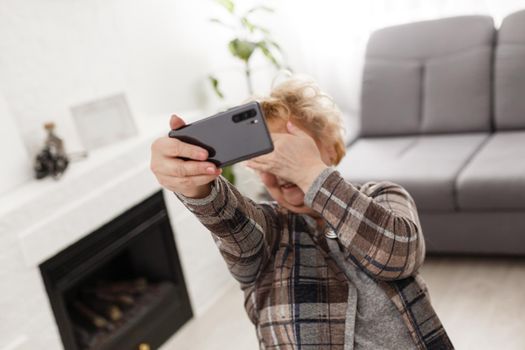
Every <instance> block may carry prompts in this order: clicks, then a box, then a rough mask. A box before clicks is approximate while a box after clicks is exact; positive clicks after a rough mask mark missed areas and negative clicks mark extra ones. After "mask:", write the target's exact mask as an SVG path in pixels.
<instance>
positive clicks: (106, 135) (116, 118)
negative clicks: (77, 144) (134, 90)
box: [71, 93, 138, 151]
mask: <svg viewBox="0 0 525 350" xmlns="http://www.w3.org/2000/svg"><path fill="white" fill-rule="evenodd" d="M71 114H72V116H73V120H74V124H75V127H76V129H77V133H78V135H79V137H80V139H81V142H82V144H83V145H84V147H85V149H86V150H87V151H92V150H95V149H99V148H102V147H104V146H107V145H110V144H113V143H116V142H119V141H122V140H125V139H128V138H131V137H133V136H136V135H137V134H138V130H137V126H136V124H135V120H134V118H133V116H132V114H131V111H130V108H129V105H128V102H127V99H126V96H125V94H124V93H119V94H115V95H111V96H108V97H104V98H100V99H97V100H94V101H91V102H87V103H83V104H80V105H77V106H73V107H71Z"/></svg>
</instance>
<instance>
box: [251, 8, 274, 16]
mask: <svg viewBox="0 0 525 350" xmlns="http://www.w3.org/2000/svg"><path fill="white" fill-rule="evenodd" d="M257 11H265V12H270V13H272V12H275V10H274V9H273V8H271V7H268V6H255V7H253V8H251V9H249V10H248V11H246V14H245V16H246V15H249V14H250V13H253V12H257Z"/></svg>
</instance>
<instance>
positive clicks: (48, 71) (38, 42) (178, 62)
mask: <svg viewBox="0 0 525 350" xmlns="http://www.w3.org/2000/svg"><path fill="white" fill-rule="evenodd" d="M260 2H263V1H262V0H261V1H260ZM260 2H259V1H256V0H238V1H237V3H238V7H240V8H241V9H242V8H247V7H248V6H250V5H251V4H253V3H260ZM264 3H265V4H269V5H270V6H272V7H274V8H276V10H277V11H276V13H275V14H274V15H273V16H270V17H264V15H262V16H261V17H260V20H259V21H258V23H262V24H264V25H266V26H267V27H269V28H270V29H271V30H272V31H273V32H274V36H275V38H276V39H277V41H278V42H280V43H281V44H282V46H283V47H284V49H285V50H286V53H287V57H288V60H289V63H290V64H291V66H292V67H293V68H294V69H295V71H296V72H301V73H307V74H309V75H311V76H313V77H314V78H315V79H317V80H318V81H319V82H320V84H321V86H322V87H323V88H324V89H325V90H327V91H328V92H329V93H330V94H331V95H333V96H334V97H335V99H336V101H337V102H338V104H339V105H340V107H341V108H342V109H343V110H345V111H350V112H351V111H355V110H359V94H360V77H361V68H362V64H363V54H364V48H365V45H366V40H367V38H368V35H369V34H370V32H371V31H372V30H374V29H376V28H379V27H382V26H386V25H391V24H396V23H402V22H409V21H415V20H423V19H430V18H436V17H442V16H451V15H459V14H471V13H483V14H491V15H493V16H495V17H496V21H497V22H499V21H500V20H501V18H502V17H503V16H505V15H506V14H508V13H510V12H512V11H515V10H518V9H522V8H525V0H484V1H480V0H396V1H390V0H370V1H360V2H356V1H352V2H349V1H345V0H325V1H322V2H321V1H317V2H314V1H308V2H306V1H301V0H287V1H277V0H270V1H264ZM224 14H225V12H224V10H223V9H222V8H220V7H219V6H218V5H217V4H215V3H214V1H212V0H192V1H188V0H186V1H183V0H155V1H138V0H90V1H79V0H77V1H71V0H44V1H43V0H2V1H0V92H2V93H3V94H4V96H5V98H6V101H7V103H8V105H9V107H10V109H11V111H12V115H13V116H14V118H15V120H16V123H17V125H18V127H19V128H20V133H21V135H22V138H23V141H24V143H25V145H26V148H27V150H28V151H29V154H30V156H33V155H34V154H35V153H36V151H37V150H38V149H39V147H40V146H41V143H42V139H43V137H44V132H43V130H42V124H43V123H44V122H45V121H48V120H54V121H56V123H57V125H58V128H57V132H58V133H59V134H60V135H62V136H63V137H64V138H65V140H66V147H67V148H68V150H69V151H75V150H78V149H81V145H80V143H79V141H78V138H77V135H76V133H75V130H74V127H73V124H72V119H71V116H70V112H69V108H70V106H72V105H75V104H78V103H82V102H85V101H88V100H91V99H95V98H98V97H103V96H106V95H109V94H112V93H114V92H118V91H124V92H125V93H126V94H127V96H128V101H129V103H130V105H131V110H132V112H133V113H134V114H135V115H140V116H144V115H150V114H160V113H165V114H166V115H169V114H170V113H172V112H176V111H183V110H187V109H195V108H201V107H206V106H208V107H210V106H212V107H213V106H214V104H215V105H216V104H217V101H216V100H215V99H214V97H213V96H211V94H210V89H209V87H208V84H207V82H206V79H205V77H206V75H207V74H208V73H209V72H216V73H217V72H218V75H219V77H221V78H222V79H223V84H224V87H225V90H226V91H227V92H231V93H230V95H229V97H230V99H229V101H228V103H236V102H238V101H240V100H241V99H242V98H243V97H245V96H246V94H245V82H244V80H243V76H242V71H241V69H242V66H241V65H240V63H239V62H237V61H236V60H234V59H232V58H231V57H230V54H229V53H228V51H227V49H226V42H227V41H228V40H229V39H230V37H231V35H230V33H229V32H227V31H226V30H223V29H222V28H221V27H219V26H217V25H214V24H212V23H209V21H208V19H209V18H210V17H224ZM268 18H270V20H268ZM254 66H255V71H256V72H255V77H256V79H257V81H258V84H256V86H257V88H258V91H259V92H260V93H265V92H267V91H268V89H269V82H270V81H271V78H272V76H273V74H274V71H273V70H271V69H269V68H268V67H267V66H266V65H265V64H263V63H262V61H261V60H260V59H256V60H255V64H254ZM210 97H211V98H210Z"/></svg>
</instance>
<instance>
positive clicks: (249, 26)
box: [241, 17, 255, 33]
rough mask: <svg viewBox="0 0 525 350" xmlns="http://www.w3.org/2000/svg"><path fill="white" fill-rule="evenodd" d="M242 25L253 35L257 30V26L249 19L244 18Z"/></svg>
mask: <svg viewBox="0 0 525 350" xmlns="http://www.w3.org/2000/svg"><path fill="white" fill-rule="evenodd" d="M241 23H242V25H243V26H244V27H245V28H246V29H248V30H249V31H250V33H253V31H254V30H255V25H254V24H253V23H252V22H250V21H249V20H248V18H246V17H242V18H241Z"/></svg>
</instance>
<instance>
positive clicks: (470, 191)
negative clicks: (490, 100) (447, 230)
mask: <svg viewBox="0 0 525 350" xmlns="http://www.w3.org/2000/svg"><path fill="white" fill-rule="evenodd" d="M457 189H458V204H459V207H460V209H461V210H479V209H490V210H513V209H521V210H523V209H525V131H501V132H497V133H495V134H493V135H492V136H491V137H490V139H489V140H488V141H487V143H486V144H485V145H483V147H482V148H481V149H480V151H479V152H478V153H477V154H476V155H475V156H474V157H473V158H472V160H471V161H470V162H469V164H468V165H467V166H466V167H465V168H464V169H463V170H462V171H461V173H460V175H459V176H458V181H457Z"/></svg>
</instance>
